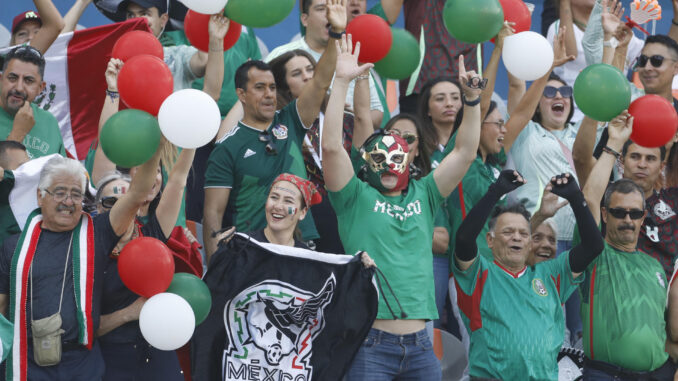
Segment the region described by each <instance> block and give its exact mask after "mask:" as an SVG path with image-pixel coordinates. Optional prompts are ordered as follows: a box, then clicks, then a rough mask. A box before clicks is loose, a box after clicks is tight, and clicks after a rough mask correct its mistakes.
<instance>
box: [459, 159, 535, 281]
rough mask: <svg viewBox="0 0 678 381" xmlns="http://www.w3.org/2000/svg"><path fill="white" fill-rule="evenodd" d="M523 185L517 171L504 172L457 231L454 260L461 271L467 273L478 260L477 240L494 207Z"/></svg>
mask: <svg viewBox="0 0 678 381" xmlns="http://www.w3.org/2000/svg"><path fill="white" fill-rule="evenodd" d="M523 184H525V179H523V177H522V176H521V175H520V173H518V172H517V171H513V170H504V171H502V172H501V173H500V174H499V178H497V181H496V182H494V183H493V184H492V185H490V187H489V188H488V189H487V193H485V195H484V196H483V198H481V199H480V200H479V201H478V202H477V203H476V205H475V206H474V207H473V208H472V209H471V211H470V212H469V213H468V214H467V215H466V218H464V221H462V223H461V225H459V229H457V235H456V237H457V238H456V240H455V245H454V259H455V261H457V267H459V269H460V270H461V271H466V270H467V269H468V268H469V267H471V265H472V264H473V261H475V260H476V257H477V256H478V246H477V245H476V239H477V237H478V234H480V232H481V231H482V230H483V227H484V226H485V222H486V221H487V219H488V217H489V216H490V213H492V209H494V206H495V205H496V204H497V202H498V201H499V200H500V199H501V198H502V197H503V196H504V195H505V194H507V193H509V192H511V191H513V190H515V189H518V188H519V187H520V186H522V185H523Z"/></svg>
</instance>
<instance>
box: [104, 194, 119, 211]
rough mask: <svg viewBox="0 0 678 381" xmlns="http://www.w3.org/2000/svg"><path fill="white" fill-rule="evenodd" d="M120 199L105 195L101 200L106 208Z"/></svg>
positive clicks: (109, 207)
mask: <svg viewBox="0 0 678 381" xmlns="http://www.w3.org/2000/svg"><path fill="white" fill-rule="evenodd" d="M117 201H118V198H117V197H113V196H109V197H103V198H102V199H101V201H99V202H100V203H101V206H103V207H104V208H106V209H111V208H112V207H113V205H115V203H116V202H117Z"/></svg>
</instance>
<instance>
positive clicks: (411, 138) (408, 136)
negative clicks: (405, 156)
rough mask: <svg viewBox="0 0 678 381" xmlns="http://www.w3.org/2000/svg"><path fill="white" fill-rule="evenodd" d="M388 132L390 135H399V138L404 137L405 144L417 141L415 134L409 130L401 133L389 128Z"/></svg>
mask: <svg viewBox="0 0 678 381" xmlns="http://www.w3.org/2000/svg"><path fill="white" fill-rule="evenodd" d="M389 133H390V134H391V135H398V136H400V137H401V138H403V139H405V141H406V142H407V144H412V143H414V142H416V141H417V135H415V134H411V133H409V132H406V133H404V134H401V133H400V131H397V130H390V131H389Z"/></svg>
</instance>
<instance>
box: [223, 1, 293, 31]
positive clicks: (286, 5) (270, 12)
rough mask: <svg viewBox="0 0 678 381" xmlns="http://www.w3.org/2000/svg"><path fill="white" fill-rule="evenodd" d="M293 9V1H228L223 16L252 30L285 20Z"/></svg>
mask: <svg viewBox="0 0 678 381" xmlns="http://www.w3.org/2000/svg"><path fill="white" fill-rule="evenodd" d="M293 8H294V0H229V1H228V3H227V4H226V8H225V10H224V15H225V16H226V17H228V18H229V19H231V20H233V21H235V22H237V23H239V24H242V25H245V26H250V27H253V28H268V27H270V26H273V25H275V24H277V23H279V22H281V21H283V20H284V19H285V17H287V15H289V14H290V12H292V9H293Z"/></svg>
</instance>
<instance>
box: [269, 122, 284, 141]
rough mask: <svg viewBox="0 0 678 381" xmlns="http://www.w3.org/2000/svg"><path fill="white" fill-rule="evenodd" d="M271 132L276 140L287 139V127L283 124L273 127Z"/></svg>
mask: <svg viewBox="0 0 678 381" xmlns="http://www.w3.org/2000/svg"><path fill="white" fill-rule="evenodd" d="M271 132H273V136H275V137H276V139H279V140H280V139H287V127H286V126H285V125H283V124H278V125H276V126H275V127H273V129H272V130H271Z"/></svg>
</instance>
